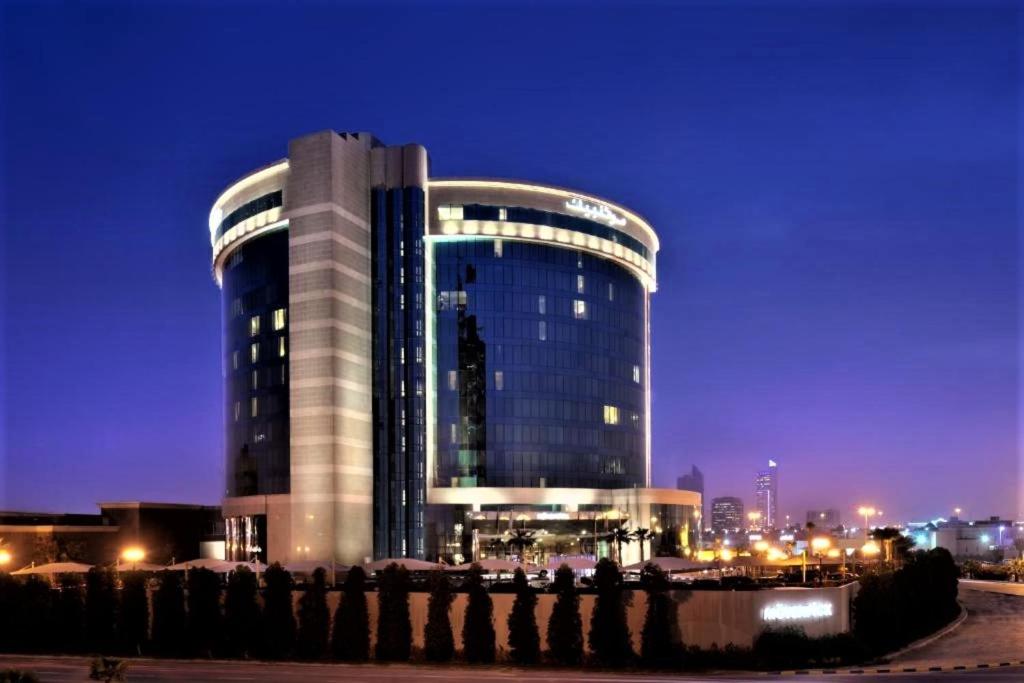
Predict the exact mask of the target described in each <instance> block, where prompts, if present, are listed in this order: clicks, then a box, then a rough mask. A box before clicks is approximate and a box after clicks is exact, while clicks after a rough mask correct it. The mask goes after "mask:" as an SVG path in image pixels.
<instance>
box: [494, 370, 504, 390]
mask: <svg viewBox="0 0 1024 683" xmlns="http://www.w3.org/2000/svg"><path fill="white" fill-rule="evenodd" d="M494 388H495V390H497V391H504V390H505V373H504V372H503V371H501V370H495V371H494Z"/></svg>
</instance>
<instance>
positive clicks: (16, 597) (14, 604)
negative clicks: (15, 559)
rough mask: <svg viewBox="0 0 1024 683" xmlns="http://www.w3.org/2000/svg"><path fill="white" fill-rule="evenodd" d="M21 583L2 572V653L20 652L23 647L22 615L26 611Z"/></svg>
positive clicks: (0, 643)
mask: <svg viewBox="0 0 1024 683" xmlns="http://www.w3.org/2000/svg"><path fill="white" fill-rule="evenodd" d="M24 597H25V596H24V593H23V591H22V589H21V583H20V582H19V581H18V579H16V578H15V577H13V576H11V575H10V574H8V573H7V572H0V614H3V615H7V616H5V617H4V618H2V619H0V652H18V651H19V650H20V649H21V647H22V645H21V643H22V636H23V633H22V630H21V621H22V618H21V615H22V613H23V610H24V606H23V604H22V603H23V601H24Z"/></svg>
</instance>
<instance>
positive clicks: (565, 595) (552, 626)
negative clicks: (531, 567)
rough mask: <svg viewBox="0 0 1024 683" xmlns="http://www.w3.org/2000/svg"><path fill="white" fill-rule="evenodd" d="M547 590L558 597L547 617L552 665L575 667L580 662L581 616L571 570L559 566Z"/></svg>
mask: <svg viewBox="0 0 1024 683" xmlns="http://www.w3.org/2000/svg"><path fill="white" fill-rule="evenodd" d="M551 589H552V591H553V592H554V593H555V594H556V595H557V596H558V597H556V598H555V605H554V607H553V608H552V610H551V617H550V618H549V619H548V655H549V657H550V658H551V661H552V662H554V663H555V664H561V665H563V666H575V665H577V664H579V663H580V662H581V661H583V619H582V617H580V596H579V593H577V592H576V578H575V576H574V575H573V573H572V569H570V568H569V567H568V566H567V565H564V564H563V565H562V566H561V567H559V568H558V570H557V571H556V572H555V580H554V581H553V582H552V585H551Z"/></svg>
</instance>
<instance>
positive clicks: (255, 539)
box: [223, 487, 701, 566]
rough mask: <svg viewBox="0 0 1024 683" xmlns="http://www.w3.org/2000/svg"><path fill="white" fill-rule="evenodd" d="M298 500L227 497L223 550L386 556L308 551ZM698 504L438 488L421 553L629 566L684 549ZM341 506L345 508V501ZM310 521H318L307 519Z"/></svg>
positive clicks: (660, 495) (296, 556)
mask: <svg viewBox="0 0 1024 683" xmlns="http://www.w3.org/2000/svg"><path fill="white" fill-rule="evenodd" d="M293 502H294V501H292V500H291V497H290V496H288V495H287V494H285V495H275V496H249V497H244V498H228V499H225V500H224V505H223V510H224V518H225V553H226V559H230V560H239V561H245V560H251V559H253V558H257V559H260V560H262V561H265V562H268V561H269V562H275V561H279V562H282V563H284V564H288V563H289V562H295V561H309V560H314V561H323V562H326V563H328V564H329V563H330V562H331V560H332V559H333V560H334V561H335V562H337V563H340V564H354V563H356V562H368V561H370V560H371V559H381V557H382V556H383V554H382V553H380V552H378V551H375V549H374V548H372V547H367V548H365V549H362V550H361V551H360V552H358V553H356V555H355V559H352V558H351V555H352V553H351V552H350V550H351V549H348V550H349V552H348V553H347V554H342V553H341V552H338V553H336V554H335V557H334V558H331V557H314V556H312V555H310V552H311V551H310V547H309V546H307V545H305V544H304V543H303V542H298V543H296V542H295V534H294V533H293V529H294V527H295V514H294V513H293V507H295V505H293ZM700 504H701V499H700V494H699V493H696V492H694V491H679V490H675V489H654V488H631V489H581V488H527V487H522V488H516V487H450V488H441V487H439V488H433V489H430V490H429V491H428V492H427V505H426V512H425V515H424V520H423V538H424V540H425V543H424V551H423V553H422V555H421V556H420V557H419V558H418V559H424V560H429V561H441V562H446V563H449V564H462V563H463V562H471V561H475V560H481V559H488V558H508V559H515V560H521V561H525V562H528V563H531V564H536V565H542V566H548V565H551V564H557V563H559V562H560V561H562V560H565V559H571V558H576V557H583V558H588V559H593V560H598V559H601V558H604V557H610V558H612V559H615V560H617V561H619V562H620V563H621V564H623V565H628V564H632V563H634V562H639V561H641V560H643V559H647V558H651V557H654V556H658V555H665V556H673V557H683V556H684V555H687V554H689V553H691V552H692V551H693V550H694V549H695V548H696V543H697V541H698V536H699V533H698V529H699V526H700ZM338 514H340V515H341V516H342V517H344V512H343V510H342V511H341V512H339V513H338ZM310 517H312V516H311V515H310ZM354 523H356V522H352V521H349V522H348V523H342V524H337V523H336V521H331V522H325V526H324V528H325V529H330V528H332V527H333V528H337V529H340V530H342V531H343V532H345V533H348V532H350V531H351V530H352V529H351V525H352V524H354ZM310 524H314V525H315V524H316V520H310V519H306V520H303V521H302V525H303V526H304V527H306V526H308V525H310ZM617 529H618V530H620V531H619V532H618V533H616V530H617ZM359 536H360V537H366V538H372V537H373V536H374V535H373V534H359ZM340 540H341V539H339V543H340ZM406 555H407V556H410V557H416V556H417V554H416V553H413V552H407V553H406ZM346 558H347V559H346Z"/></svg>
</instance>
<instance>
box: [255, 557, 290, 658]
mask: <svg viewBox="0 0 1024 683" xmlns="http://www.w3.org/2000/svg"><path fill="white" fill-rule="evenodd" d="M263 583H264V585H265V586H266V588H264V590H263V651H264V654H265V655H266V656H267V657H269V658H270V659H287V658H288V657H289V656H291V654H292V652H293V651H294V650H295V628H296V627H295V611H294V610H293V609H292V588H293V586H294V582H293V581H292V575H291V573H290V572H288V571H287V570H286V569H285V568H284V567H282V566H281V565H280V564H279V563H277V562H275V563H274V564H272V565H270V566H269V567H267V571H266V572H264V574H263Z"/></svg>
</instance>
